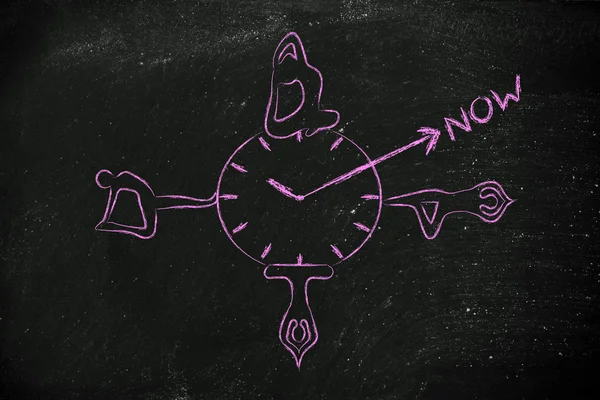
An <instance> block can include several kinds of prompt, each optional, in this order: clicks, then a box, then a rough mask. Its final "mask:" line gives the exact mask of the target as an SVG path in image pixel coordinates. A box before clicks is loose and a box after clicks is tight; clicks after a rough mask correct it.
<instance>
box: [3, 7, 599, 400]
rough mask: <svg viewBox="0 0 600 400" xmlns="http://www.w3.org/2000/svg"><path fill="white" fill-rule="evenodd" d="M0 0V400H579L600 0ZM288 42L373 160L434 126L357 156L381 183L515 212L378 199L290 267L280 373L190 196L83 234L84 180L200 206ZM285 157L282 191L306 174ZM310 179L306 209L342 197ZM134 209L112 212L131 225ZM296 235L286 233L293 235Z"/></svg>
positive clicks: (241, 264) (260, 123)
mask: <svg viewBox="0 0 600 400" xmlns="http://www.w3.org/2000/svg"><path fill="white" fill-rule="evenodd" d="M3 4H5V5H2V6H0V14H1V20H0V34H1V48H0V63H1V65H2V68H1V70H0V72H1V74H0V82H1V83H0V215H1V221H0V222H1V224H0V229H1V236H0V257H1V258H0V264H1V265H0V341H1V342H0V343H1V361H0V398H1V399H11V400H12V399H23V400H28V399H50V400H53V399H161V400H162V399H179V400H188V399H189V400H201V399H207V400H208V399H211V400H212V399H223V400H230V399H231V400H233V399H244V400H246V399H324V400H330V399H348V400H350V399H353V400H354V399H356V400H358V399H360V400H366V399H377V400H384V399H389V400H392V399H503V400H507V399H567V398H569V399H585V398H600V397H599V396H600V391H599V389H598V375H597V370H598V364H599V362H600V339H599V334H600V330H599V328H600V325H599V323H600V321H599V317H600V307H599V298H598V295H599V293H600V291H599V289H600V265H599V240H598V239H599V237H598V233H599V228H598V222H599V212H600V197H599V194H600V188H599V187H598V184H599V183H600V180H599V179H598V178H599V176H598V175H599V163H598V161H599V157H598V155H599V151H598V148H600V146H599V145H600V135H599V134H598V132H599V123H598V122H599V121H598V114H599V110H600V100H599V96H600V79H599V76H600V69H599V68H598V65H599V63H598V61H600V59H599V57H598V55H599V53H600V4H597V3H593V2H577V1H572V2H556V1H554V2H515V1H507V2H492V1H477V2H467V1H439V2H425V1H406V2H399V1H398V2H396V1H391V0H389V1H381V2H376V1H371V0H344V1H322V0H312V1H304V2H295V1H294V2H292V1H275V0H271V1H258V0H256V1H248V0H242V1H216V0H215V1H199V0H193V1H192V0H189V1H185V0H183V1H172V2H160V1H150V0H149V1H116V0H106V1H98V0H97V1H76V0H70V1H67V0H65V1H59V0H46V1H31V0H30V1H26V0H22V1H12V2H7V3H3ZM288 32H296V33H297V34H298V35H299V37H300V38H301V39H302V43H303V44H304V47H305V49H306V54H307V56H308V59H309V60H310V63H311V64H312V65H314V66H315V67H317V68H318V69H319V70H320V71H321V73H322V75H323V92H322V98H321V107H322V108H324V109H332V110H336V111H338V112H339V115H340V120H339V123H338V124H337V126H336V127H335V130H336V131H337V132H340V133H342V134H343V135H345V136H346V137H347V138H349V139H352V140H353V141H354V142H355V143H356V144H358V145H359V146H360V147H361V148H362V149H364V150H365V151H366V152H367V153H368V155H369V157H371V158H372V159H374V158H377V157H380V156H382V155H384V154H387V153H389V152H390V151H392V150H394V149H397V148H399V147H401V146H404V145H406V144H408V143H411V142H413V141H415V140H417V139H419V138H421V137H422V136H421V133H420V132H418V129H419V128H421V127H430V128H431V129H433V130H439V132H440V133H441V134H440V136H439V138H438V139H439V140H438V141H437V144H436V146H435V149H432V150H431V152H430V153H429V154H428V155H426V145H424V144H420V145H419V146H415V147H414V148H411V149H409V150H407V151H405V152H403V153H402V154H400V155H398V156H396V157H393V158H390V159H389V160H386V161H385V162H381V163H380V164H379V165H378V166H377V172H378V174H379V178H380V181H381V186H382V188H383V197H387V198H389V197H393V196H399V195H402V194H405V193H409V192H415V191H419V190H422V189H431V188H439V189H442V190H445V191H448V192H454V191H460V190H464V189H469V188H472V187H474V186H475V185H477V184H479V183H481V182H486V181H495V182H498V183H499V184H501V185H502V188H503V189H504V190H505V191H506V194H507V196H510V198H511V199H515V200H516V201H515V202H514V203H512V204H510V206H509V207H508V208H507V209H506V212H505V213H504V215H503V216H502V218H501V219H499V220H498V221H496V222H495V223H485V222H484V221H482V220H481V219H480V218H477V217H476V216H473V215H469V214H464V213H463V214H455V215H449V216H448V218H446V219H445V221H444V223H443V225H442V226H441V230H440V231H439V234H438V235H437V237H435V238H434V239H432V240H428V239H427V238H426V237H425V235H424V233H423V232H422V231H421V228H420V226H419V220H418V218H417V214H416V213H415V210H413V209H411V208H410V207H385V206H384V207H383V210H382V212H381V218H380V221H379V224H378V226H377V228H376V229H375V231H374V232H373V235H372V237H371V239H370V240H369V241H368V242H367V243H366V244H365V245H364V247H363V248H362V249H361V250H360V252H357V253H356V254H355V255H354V256H353V257H352V258H350V259H348V260H347V261H345V262H343V263H341V264H339V265H336V266H335V267H334V270H335V273H334V275H333V277H332V278H330V279H329V280H327V281H316V280H315V281H312V282H311V284H310V286H309V293H310V302H311V306H312V311H313V313H314V318H315V321H316V323H317V325H318V334H319V338H318V342H317V343H316V345H315V346H314V347H313V348H311V349H310V350H309V351H308V352H306V354H305V355H304V358H303V360H302V365H301V368H300V369H299V368H298V367H297V366H296V364H295V363H294V358H293V357H292V354H290V351H288V350H287V349H286V348H285V347H284V346H283V345H282V342H281V341H280V339H279V337H278V329H279V324H280V321H281V318H282V315H283V313H284V312H285V310H286V307H288V305H289V301H290V297H289V296H290V290H289V287H288V285H287V284H286V282H285V281H277V280H273V281H270V280H267V279H265V276H264V275H263V269H264V267H263V266H261V265H260V264H258V263H257V262H255V261H253V260H252V259H250V258H248V257H246V255H245V254H244V253H242V252H241V251H239V250H238V249H237V248H236V247H235V246H234V244H233V243H232V242H231V241H230V240H229V238H228V237H227V235H225V232H224V229H223V227H222V224H221V222H220V220H219V217H218V214H217V212H216V211H215V209H214V207H213V208H207V209H181V210H165V211H160V213H159V216H158V226H157V230H156V235H155V236H154V237H153V238H152V239H151V240H143V239H140V238H138V237H135V236H132V235H127V234H119V233H111V232H104V231H99V230H95V229H94V228H95V227H96V226H97V225H98V223H99V222H100V221H101V220H102V218H103V215H104V212H105V208H106V204H107V196H108V191H107V190H103V189H102V188H100V187H99V186H98V185H97V184H96V182H95V176H96V173H97V172H98V171H100V170H102V169H107V170H110V171H111V172H112V173H113V174H115V175H116V174H118V173H120V172H122V171H131V172H132V173H134V174H136V175H137V176H139V177H141V178H143V179H144V180H146V181H147V182H148V184H149V185H150V187H151V188H152V190H154V191H156V193H157V194H169V195H170V194H183V195H187V196H192V197H196V198H203V199H209V198H210V196H211V195H213V194H214V193H215V188H216V185H217V181H218V180H219V176H220V173H221V170H222V168H223V166H224V165H225V163H226V161H227V160H228V158H229V156H230V155H231V154H232V153H233V152H234V150H236V148H238V146H239V145H241V144H242V143H243V142H244V141H246V140H247V139H249V138H250V137H252V136H253V135H256V134H260V133H263V134H264V119H265V111H266V107H267V102H268V100H269V94H270V82H271V73H272V65H271V63H272V60H273V54H274V51H275V49H276V47H277V45H278V43H279V42H280V41H281V40H282V38H284V36H285V35H286V34H287V33H288ZM288 61H289V60H288ZM288 61H286V62H288ZM517 75H518V76H519V77H520V87H521V92H520V98H519V101H518V102H516V101H509V103H508V105H507V106H506V107H505V110H501V109H500V108H499V105H498V104H496V101H495V100H493V97H492V95H491V92H490V91H491V90H493V91H495V92H497V93H498V94H499V95H500V96H501V97H502V98H504V95H505V94H508V93H513V94H514V93H515V89H516V86H515V85H516V79H517V78H516V77H517ZM480 96H487V97H488V98H490V99H492V101H493V107H494V108H493V115H492V116H491V118H490V119H489V121H487V122H486V123H481V124H478V123H474V122H473V121H472V122H471V129H470V131H469V132H467V131H466V130H464V129H460V128H458V127H456V126H454V127H453V130H454V136H455V138H454V139H455V140H451V138H450V135H449V133H448V131H447V128H446V125H445V120H444V118H454V119H457V120H458V121H459V122H461V121H462V120H461V107H462V109H464V110H465V111H466V112H467V113H468V112H469V107H470V105H471V103H472V101H473V100H475V99H476V98H478V97H480ZM282 104H283V103H282ZM283 106H285V104H283V105H282V107H283ZM475 112H476V114H477V115H478V116H479V118H480V119H481V118H482V116H484V115H485V112H486V103H485V102H484V101H483V100H481V101H479V102H477V103H476V105H475ZM309 123H310V121H309ZM451 127H452V125H451ZM265 137H266V136H265ZM316 137H318V134H317V136H316ZM292 140H295V139H292ZM303 140H305V141H306V143H317V142H316V141H313V142H309V141H311V140H313V138H304V139H303ZM314 140H317V139H314ZM271 142H272V145H273V146H275V145H276V144H277V143H280V142H277V143H275V142H276V141H273V140H271ZM256 143H258V142H256ZM346 143H347V142H346ZM257 146H258V145H257ZM328 146H329V145H328ZM341 146H342V145H340V149H341V148H342V147H341ZM257 148H258V147H257ZM273 151H275V150H274V148H273ZM327 151H329V150H328V149H327ZM332 151H333V150H332ZM336 151H337V150H336ZM265 154H267V153H265ZM294 154H296V153H294V152H291V153H289V156H290V157H292V156H294ZM315 154H317V153H315ZM319 154H320V153H319ZM340 154H341V153H340ZM357 154H359V153H357ZM248 157H250V156H248ZM306 157H307V161H308V162H306V163H304V164H302V165H304V166H303V167H302V168H300V167H299V168H298V169H295V170H293V173H291V172H290V175H289V176H288V175H286V174H283V173H282V175H281V176H280V177H279V178H280V179H284V178H285V177H286V176H288V177H289V179H291V180H292V181H293V182H296V183H295V185H301V184H302V182H308V181H313V180H315V181H316V180H318V179H322V178H319V176H318V174H319V173H320V171H321V170H322V169H323V168H325V167H324V166H323V165H324V164H322V163H321V159H320V158H319V157H317V155H314V156H311V155H310V154H308V155H307V156H306ZM310 157H314V159H311V158H310ZM357 157H358V156H357ZM255 158H256V157H255ZM259 158H260V157H258V158H256V160H255V161H261V160H260V159H259ZM283 159H285V160H287V159H288V158H287V156H286V157H282V160H283ZM253 160H254V159H253ZM264 160H267V159H266V158H265V159H264ZM290 160H291V158H290ZM294 160H296V159H294ZM353 160H354V161H353ZM356 160H357V159H350V161H349V164H348V165H350V166H352V165H351V164H352V162H355V163H357V162H358V161H356ZM300 161H302V160H301V159H300ZM265 162H267V161H265ZM290 162H291V161H290ZM269 165H270V164H269ZM355 165H358V164H355ZM239 166H240V168H244V167H246V168H250V167H251V165H245V166H244V165H239ZM340 172H342V171H340ZM292 175H294V176H292ZM107 176H108V175H107ZM364 176H366V175H364V174H363V175H361V178H360V179H363V178H364ZM331 177H333V176H331ZM313 178H314V179H313ZM353 179H354V178H353ZM357 179H358V178H357ZM365 179H366V178H365ZM357 182H358V180H357ZM360 182H362V181H360ZM364 182H365V183H364V185H368V184H369V182H368V181H367V180H365V181H364ZM255 183H256V185H259V184H261V185H263V186H261V188H262V189H261V190H265V191H268V190H271V189H273V188H270V187H269V186H267V184H266V183H265V182H264V181H261V182H258V181H256V182H255ZM273 185H274V184H273ZM291 186H292V187H294V185H291ZM244 187H250V186H244ZM257 187H259V186H257ZM339 187H340V188H341V187H345V186H343V185H342V184H340V186H339ZM366 187H367V186H365V188H366ZM274 188H275V186H274ZM294 188H295V187H294ZM275 189H277V190H278V191H280V192H281V194H285V193H287V192H285V188H280V187H277V188H275ZM295 189H296V188H295ZM269 193H273V194H272V195H273V196H278V195H279V194H278V193H276V192H275V190H274V189H273V190H272V192H269ZM329 193H330V192H327V193H325V191H324V194H323V196H324V197H323V198H324V199H327V201H329V203H326V206H325V207H322V208H320V209H318V210H317V211H315V212H316V214H314V215H313V216H314V217H315V218H317V219H319V218H323V220H325V218H329V217H330V215H331V210H338V208H337V207H340V208H339V209H340V210H342V209H343V208H342V207H343V204H342V203H344V201H343V200H344V198H343V197H340V196H338V197H336V196H335V195H334V194H333V193H334V192H333V191H331V195H330V194H329ZM327 196H329V197H327ZM280 197H281V201H285V200H286V199H284V197H283V196H280ZM124 199H127V197H124ZM278 199H279V198H278ZM287 200H289V201H290V203H289V204H290V206H289V207H292V206H291V204H292V202H293V201H295V200H293V199H287ZM278 201H279V200H278ZM398 201H399V200H398ZM338 202H339V203H340V204H338ZM227 204H233V203H227ZM240 204H241V203H240ZM323 204H325V203H323ZM429 204H430V205H431V204H433V203H429ZM136 207H137V206H136V203H135V197H129V203H128V202H127V201H125V200H124V201H123V203H122V204H121V205H120V206H119V209H118V210H116V211H115V215H113V217H114V218H115V219H119V220H120V221H121V222H122V223H123V224H127V223H130V224H134V223H136V221H137V220H139V219H140V218H141V217H140V213H139V210H138V209H137V208H136ZM286 207H288V206H286ZM436 207H437V205H436ZM440 207H441V206H440ZM286 210H287V208H286ZM319 210H320V211H319ZM248 212H249V214H248V215H249V217H251V218H253V219H252V221H259V220H261V218H262V219H264V218H267V217H266V215H267V214H265V216H263V214H260V213H259V211H256V210H255V211H248ZM252 212H254V214H252ZM257 213H258V214H257ZM319 213H323V214H322V215H321V214H319ZM288 216H289V217H290V218H292V217H293V218H297V217H298V215H296V214H294V211H293V210H292V209H291V208H290V211H289V214H288ZM340 218H341V217H340ZM344 218H345V217H344ZM298 221H300V222H301V221H302V218H300V219H298ZM336 221H339V220H336ZM240 222H241V221H240ZM300 222H299V223H300ZM243 228H245V227H238V230H241V229H243ZM250 228H251V225H248V227H247V228H245V229H248V230H249V229H250ZM363 228H365V227H364V226H363V227H361V226H358V229H357V230H356V232H355V233H356V234H359V233H360V230H361V229H363ZM323 232H324V234H325V233H326V232H327V230H326V229H324V230H323ZM271 234H272V235H273V237H274V240H275V239H277V238H278V237H279V238H281V237H287V236H285V235H289V234H290V231H283V230H282V231H279V232H278V231H277V229H275V231H273V232H271ZM317 236H318V235H317V234H316V233H314V232H313V233H307V234H306V237H302V239H303V240H306V241H308V242H311V243H314V244H315V249H316V248H317V247H316V246H317V245H318V244H319V243H320V239H319V237H317ZM292 239H293V238H291V239H290V240H292ZM261 249H262V247H261ZM332 249H333V248H332ZM340 249H343V247H342V245H340ZM277 250H285V249H284V248H282V247H279V248H276V246H273V249H272V250H270V251H273V252H274V253H273V254H276V253H275V252H276V251H277ZM265 251H266V250H265ZM332 251H333V250H332ZM331 254H333V255H337V253H336V252H335V251H333V253H330V254H329V255H331ZM307 257H308V256H305V260H306V261H310V260H308V258H307ZM299 263H300V262H299ZM299 293H301V292H299Z"/></svg>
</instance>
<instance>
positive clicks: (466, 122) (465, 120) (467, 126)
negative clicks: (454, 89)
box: [418, 75, 521, 146]
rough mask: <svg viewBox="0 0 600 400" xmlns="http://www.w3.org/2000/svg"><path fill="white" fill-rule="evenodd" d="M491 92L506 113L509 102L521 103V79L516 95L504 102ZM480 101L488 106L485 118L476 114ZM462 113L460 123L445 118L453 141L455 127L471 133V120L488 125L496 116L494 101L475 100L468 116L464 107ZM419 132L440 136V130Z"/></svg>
mask: <svg viewBox="0 0 600 400" xmlns="http://www.w3.org/2000/svg"><path fill="white" fill-rule="evenodd" d="M490 92H491V93H492V97H493V98H494V100H495V101H496V103H498V106H500V109H501V110H502V111H504V110H506V108H507V107H508V102H509V100H512V101H514V102H515V103H518V102H519V100H520V98H521V77H520V76H519V75H517V78H516V81H515V93H514V94H513V93H507V94H506V95H505V96H504V100H502V99H501V98H500V96H499V95H498V93H496V92H494V91H493V90H490ZM478 101H482V102H485V103H486V104H487V114H486V115H485V117H481V116H478V115H476V114H475V104H476V103H477V102H478ZM460 112H461V114H462V122H459V121H457V120H456V119H453V118H444V122H445V123H446V130H447V131H448V135H449V136H450V139H451V140H452V141H454V140H456V139H455V137H454V131H453V130H452V128H453V127H456V128H460V129H462V130H463V131H465V132H471V130H472V129H471V120H472V121H473V122H476V123H478V124H485V123H487V122H488V121H489V120H490V119H492V115H494V106H493V104H492V100H490V99H489V98H488V97H478V98H476V99H475V100H473V102H472V103H471V108H470V109H469V113H468V115H467V112H465V110H464V108H462V107H461V108H460ZM469 118H470V119H469ZM418 132H422V133H425V132H426V133H428V134H437V135H438V136H439V135H440V131H439V130H437V129H435V128H431V127H428V126H423V127H421V128H420V129H419V130H418ZM433 146H435V144H433Z"/></svg>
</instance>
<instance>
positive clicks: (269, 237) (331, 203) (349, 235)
mask: <svg viewBox="0 0 600 400" xmlns="http://www.w3.org/2000/svg"><path fill="white" fill-rule="evenodd" d="M370 162H371V160H370V159H369V158H368V156H367V155H366V153H365V152H364V151H363V150H362V149H361V148H360V147H358V146H357V145H356V144H355V143H354V142H352V141H351V140H350V139H348V138H346V137H345V136H343V135H341V134H339V133H337V132H334V131H324V132H320V133H319V134H318V135H314V136H312V137H310V138H303V139H302V140H301V141H298V140H296V139H295V138H290V139H285V140H281V139H273V138H271V137H269V136H267V135H266V134H262V135H256V136H254V137H252V138H250V139H248V140H247V141H246V142H244V143H243V144H242V145H241V146H240V147H239V148H238V149H237V150H236V151H235V152H234V153H233V154H232V155H231V157H230V158H229V160H228V161H227V163H226V164H225V166H224V167H223V170H222V172H221V176H220V178H219V183H218V185H217V199H218V201H217V209H218V214H219V219H220V220H221V224H222V226H223V229H224V230H225V232H226V234H227V236H228V237H229V238H230V239H231V241H232V242H233V243H234V244H235V246H236V247H238V248H239V249H240V250H241V251H242V252H243V253H244V254H246V255H247V256H248V257H250V258H252V259H253V260H255V261H257V262H259V263H261V264H329V265H335V264H337V263H339V262H341V261H343V260H345V259H347V258H349V257H351V256H352V255H354V254H355V253H356V252H357V251H358V250H359V249H360V248H361V247H362V246H363V245H364V244H365V243H366V241H367V240H368V239H369V238H370V237H371V235H372V233H373V231H374V230H375V228H376V225H377V222H378V220H379V215H380V213H381V205H382V199H381V196H382V194H381V183H380V181H379V176H378V175H377V171H376V170H375V167H374V166H368V165H366V164H368V163H370ZM361 166H364V167H363V168H362V169H361V170H360V172H359V173H356V174H352V176H351V177H350V178H348V179H345V180H336V178H338V177H340V176H344V175H345V174H347V173H349V172H350V171H352V170H355V169H356V168H359V167H361ZM332 181H334V182H333V183H332Z"/></svg>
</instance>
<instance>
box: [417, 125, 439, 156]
mask: <svg viewBox="0 0 600 400" xmlns="http://www.w3.org/2000/svg"><path fill="white" fill-rule="evenodd" d="M417 132H419V133H421V135H423V136H426V137H428V138H429V143H428V144H427V149H426V150H425V155H429V152H430V151H432V150H435V145H436V144H437V141H438V139H439V138H440V135H441V134H442V133H441V132H440V131H439V130H438V129H435V128H430V127H428V126H422V127H421V128H419V129H418V130H417Z"/></svg>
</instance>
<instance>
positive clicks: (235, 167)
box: [229, 162, 248, 174]
mask: <svg viewBox="0 0 600 400" xmlns="http://www.w3.org/2000/svg"><path fill="white" fill-rule="evenodd" d="M229 165H231V167H232V168H234V169H236V170H238V171H240V172H241V173H243V174H245V173H246V172H248V171H246V169H245V168H244V167H243V166H241V165H239V164H236V163H234V162H232V163H231V164H229Z"/></svg>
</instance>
